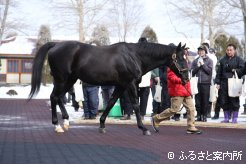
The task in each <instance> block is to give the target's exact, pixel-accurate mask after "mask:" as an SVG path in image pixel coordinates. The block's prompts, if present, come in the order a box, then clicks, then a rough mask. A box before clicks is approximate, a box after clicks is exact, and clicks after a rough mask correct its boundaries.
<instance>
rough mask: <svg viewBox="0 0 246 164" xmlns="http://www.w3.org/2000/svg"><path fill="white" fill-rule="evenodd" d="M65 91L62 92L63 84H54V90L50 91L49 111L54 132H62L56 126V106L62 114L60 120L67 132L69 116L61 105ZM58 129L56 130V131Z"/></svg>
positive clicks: (58, 126)
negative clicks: (54, 128)
mask: <svg viewBox="0 0 246 164" xmlns="http://www.w3.org/2000/svg"><path fill="white" fill-rule="evenodd" d="M65 93H66V91H64V84H63V83H57V82H54V89H53V91H52V94H51V97H50V100H51V109H52V123H53V124H54V125H56V131H57V132H58V131H60V132H62V131H63V130H59V129H62V128H61V127H60V125H59V124H58V118H57V111H56V105H57V104H58V105H59V107H60V110H61V112H62V118H63V119H64V128H65V129H66V130H67V129H68V126H69V121H68V119H69V116H68V113H67V110H66V108H65V106H64V104H63V97H64V95H65ZM57 129H58V130H57Z"/></svg>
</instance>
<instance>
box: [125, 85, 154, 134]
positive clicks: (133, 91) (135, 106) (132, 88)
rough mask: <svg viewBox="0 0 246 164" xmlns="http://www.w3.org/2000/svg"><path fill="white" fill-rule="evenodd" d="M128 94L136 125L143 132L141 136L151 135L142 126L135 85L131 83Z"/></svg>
mask: <svg viewBox="0 0 246 164" xmlns="http://www.w3.org/2000/svg"><path fill="white" fill-rule="evenodd" d="M127 91H128V94H129V97H130V100H131V103H132V107H133V110H134V112H135V114H136V119H137V125H138V128H139V129H141V130H142V131H143V135H148V136H149V135H151V133H150V131H149V130H148V129H147V128H146V127H145V126H144V124H143V122H142V119H141V116H140V107H139V99H138V94H137V85H135V83H133V84H132V85H131V86H130V87H129V88H128V90H127Z"/></svg>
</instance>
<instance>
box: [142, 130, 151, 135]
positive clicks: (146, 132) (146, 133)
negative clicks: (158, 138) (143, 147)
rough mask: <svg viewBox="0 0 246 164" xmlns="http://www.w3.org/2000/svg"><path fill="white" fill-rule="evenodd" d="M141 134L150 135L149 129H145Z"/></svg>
mask: <svg viewBox="0 0 246 164" xmlns="http://www.w3.org/2000/svg"><path fill="white" fill-rule="evenodd" d="M143 135H146V136H151V133H150V131H149V130H146V131H143Z"/></svg>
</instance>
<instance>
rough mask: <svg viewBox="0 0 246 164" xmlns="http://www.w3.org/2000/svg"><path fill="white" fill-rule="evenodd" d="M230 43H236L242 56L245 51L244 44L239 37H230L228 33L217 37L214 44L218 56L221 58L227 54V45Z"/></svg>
mask: <svg viewBox="0 0 246 164" xmlns="http://www.w3.org/2000/svg"><path fill="white" fill-rule="evenodd" d="M230 43H232V44H235V45H236V47H237V53H238V55H240V56H241V55H242V52H243V49H242V45H241V44H240V42H239V41H238V39H237V38H235V37H234V36H230V37H229V38H228V37H227V36H226V35H220V36H219V37H217V38H216V39H215V45H214V48H215V50H216V56H217V57H218V59H220V58H221V57H223V56H224V55H225V53H226V48H227V45H228V44H230Z"/></svg>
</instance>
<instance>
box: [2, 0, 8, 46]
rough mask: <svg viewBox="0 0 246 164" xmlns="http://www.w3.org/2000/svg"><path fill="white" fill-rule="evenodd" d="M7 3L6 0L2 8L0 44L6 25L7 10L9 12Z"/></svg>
mask: <svg viewBox="0 0 246 164" xmlns="http://www.w3.org/2000/svg"><path fill="white" fill-rule="evenodd" d="M9 1H10V0H6V4H5V8H4V14H3V20H2V21H1V29H0V43H1V41H2V37H3V34H4V31H5V25H6V20H7V16H8V10H9Z"/></svg>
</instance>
